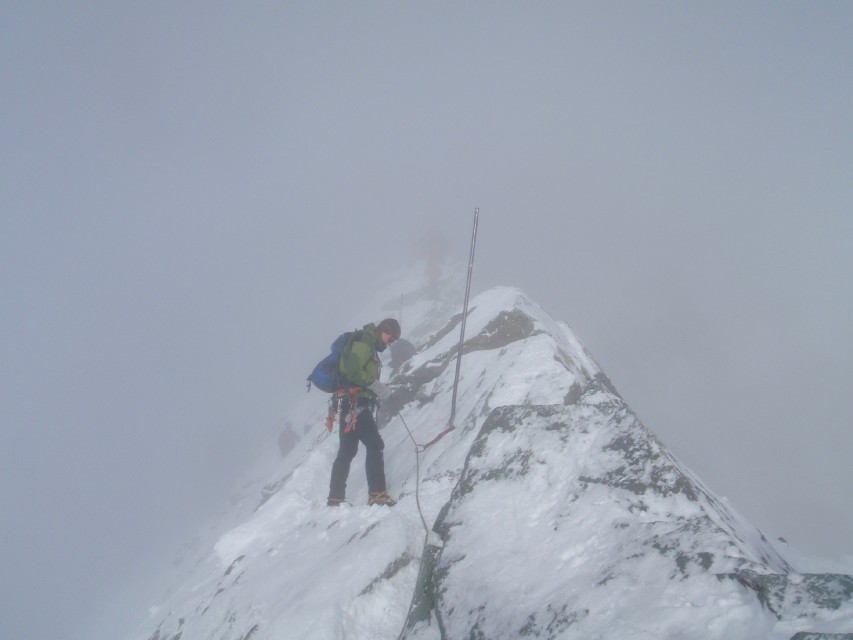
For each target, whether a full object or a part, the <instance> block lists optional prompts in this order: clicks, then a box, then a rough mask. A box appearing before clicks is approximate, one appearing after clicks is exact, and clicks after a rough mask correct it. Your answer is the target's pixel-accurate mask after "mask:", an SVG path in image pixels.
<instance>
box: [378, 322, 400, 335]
mask: <svg viewBox="0 0 853 640" xmlns="http://www.w3.org/2000/svg"><path fill="white" fill-rule="evenodd" d="M376 328H377V329H379V330H380V331H384V332H385V333H387V334H388V335H389V336H394V340H399V339H400V323H399V322H397V321H396V320H394V318H385V319H384V320H383V321H382V322H380V323H379V325H378V326H377V327H376Z"/></svg>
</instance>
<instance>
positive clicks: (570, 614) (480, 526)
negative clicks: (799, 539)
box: [432, 382, 790, 638]
mask: <svg viewBox="0 0 853 640" xmlns="http://www.w3.org/2000/svg"><path fill="white" fill-rule="evenodd" d="M435 527H436V530H437V531H438V532H439V533H440V534H441V538H442V545H441V553H440V556H439V560H438V562H437V563H436V565H435V568H434V571H433V576H434V579H433V585H432V586H433V588H434V593H435V598H434V599H435V613H436V618H437V620H439V621H440V622H441V625H442V627H443V631H444V636H445V637H447V638H469V637H471V638H478V637H483V638H496V637H519V638H521V637H541V638H556V637H575V638H592V637H614V638H622V637H644V638H658V637H662V636H660V635H658V633H657V632H656V631H655V630H656V629H660V628H662V627H661V625H665V626H666V627H667V628H669V629H670V635H668V636H666V637H680V638H752V637H763V636H761V633H760V632H761V631H762V629H766V626H767V621H766V620H765V619H764V618H765V617H766V616H758V617H756V616H755V609H756V608H755V606H754V605H755V602H754V597H753V596H752V595H751V594H750V593H748V592H747V591H745V590H744V589H743V588H742V585H741V584H739V583H738V582H736V581H733V580H730V579H720V577H719V576H720V575H721V574H725V573H736V572H737V571H738V570H740V569H743V568H750V569H754V570H761V571H767V570H773V571H788V570H789V569H790V568H789V567H788V565H787V563H786V562H785V561H784V560H783V559H782V558H781V557H780V556H779V555H778V553H777V552H776V551H775V550H774V549H773V548H772V547H771V546H770V545H769V544H768V543H767V542H766V541H764V540H763V539H761V537H760V535H759V534H758V533H757V532H755V531H749V530H748V529H747V530H746V531H744V530H742V529H741V528H740V527H738V524H737V517H736V516H735V515H734V514H732V513H730V512H729V510H728V509H727V508H726V507H725V505H723V504H721V503H720V502H719V501H717V500H715V499H714V498H713V497H711V496H710V495H709V494H708V492H707V491H706V490H705V489H704V488H702V487H701V485H699V484H698V482H697V481H696V480H695V479H693V478H691V477H690V476H689V475H687V474H686V473H685V472H684V471H683V470H682V469H681V467H680V466H679V465H678V464H677V463H676V462H675V461H674V460H673V459H672V457H671V456H670V455H669V454H668V453H667V452H666V450H665V449H664V448H663V447H662V446H661V445H660V443H659V442H658V441H657V439H656V438H655V437H654V436H653V435H652V434H651V433H650V432H649V431H648V430H647V429H646V428H645V427H644V426H643V425H642V424H641V423H640V421H639V420H638V419H637V418H636V416H634V414H633V413H632V412H631V411H630V409H629V408H628V407H627V406H625V404H624V402H623V401H622V400H621V399H620V398H619V397H618V396H615V395H614V394H613V393H612V392H610V391H609V390H607V389H606V388H604V387H602V385H601V384H599V383H597V382H594V383H592V384H590V385H589V386H588V387H587V389H586V390H585V392H584V393H583V395H582V396H581V397H580V398H579V400H578V401H577V402H575V403H573V404H571V405H567V406H554V405H551V406H513V407H503V408H498V409H495V410H494V411H493V412H492V413H491V415H490V416H489V418H488V420H486V422H485V423H484V424H483V426H482V428H481V429H480V432H479V434H478V436H477V438H476V439H475V440H474V443H473V445H472V446H471V449H470V451H469V454H468V458H467V460H466V462H465V468H464V470H463V472H462V475H461V477H460V479H459V482H458V484H457V485H456V487H455V489H454V490H453V493H452V497H451V499H450V501H449V502H448V503H447V506H446V508H445V509H444V510H443V511H442V514H441V516H440V517H439V518H438V521H437V522H436V525H435ZM671 618H682V619H683V620H682V622H681V623H674V622H673V621H672V619H671ZM605 621H606V626H605ZM605 628H606V629H607V634H604V635H603V633H602V631H603V629H605ZM642 629H645V631H644V632H639V631H638V630H642ZM676 632H677V633H676Z"/></svg>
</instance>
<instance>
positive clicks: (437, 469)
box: [134, 282, 853, 640]
mask: <svg viewBox="0 0 853 640" xmlns="http://www.w3.org/2000/svg"><path fill="white" fill-rule="evenodd" d="M398 284H399V282H398ZM413 292H415V293H413ZM460 294H461V291H460ZM424 296H426V297H424ZM386 298H387V300H389V301H391V302H389V303H388V304H386V305H384V306H383V305H382V304H380V303H376V304H377V306H376V308H381V309H383V313H381V314H374V315H373V316H366V317H360V318H358V319H357V321H356V323H357V322H358V321H361V320H365V321H367V320H371V319H375V318H376V317H378V316H379V315H392V314H390V313H385V311H387V310H390V309H392V308H393V306H394V301H395V300H398V301H399V300H400V299H402V300H405V301H406V307H405V313H406V318H407V319H406V320H404V322H403V326H404V335H405V336H406V337H408V338H409V339H411V340H412V342H413V344H414V345H415V346H416V347H417V351H416V353H415V354H414V355H413V356H412V357H411V358H410V359H409V360H408V361H407V362H405V364H403V365H401V366H399V367H398V368H397V369H396V371H395V373H394V375H393V377H391V378H390V379H389V380H388V383H389V387H390V388H391V390H392V398H391V399H390V400H389V401H387V402H386V403H385V404H384V406H383V408H382V411H381V414H380V425H381V427H382V431H381V434H382V437H383V439H384V440H385V461H386V476H387V479H388V485H389V490H390V491H391V493H392V495H395V496H396V497H398V498H399V503H398V505H397V506H396V507H394V508H393V509H388V508H385V507H367V506H366V505H365V504H364V502H365V499H366V483H365V479H364V473H363V468H362V465H363V458H362V456H363V454H360V455H359V457H357V458H356V460H355V461H354V464H353V466H352V471H351V473H350V479H349V484H348V496H349V499H350V501H351V502H352V505H353V506H343V507H340V508H335V509H332V508H328V507H326V506H325V497H326V494H327V491H328V481H329V471H330V468H331V463H332V459H333V458H334V456H335V453H336V450H337V435H336V434H331V435H330V434H327V433H326V432H325V429H324V428H323V426H322V423H323V418H324V413H325V397H323V396H318V395H317V394H314V395H309V397H308V398H307V399H306V401H305V402H304V403H303V404H301V405H299V406H297V407H294V408H293V415H292V416H291V418H292V420H293V423H294V424H295V425H296V426H297V429H300V428H305V427H307V428H309V429H313V431H309V434H310V435H306V437H304V438H303V439H302V440H301V441H300V443H299V444H298V445H297V446H296V448H295V449H294V450H293V451H292V452H291V453H290V454H289V455H288V456H287V457H286V458H285V459H284V460H283V461H282V460H279V461H278V462H277V463H275V464H274V465H272V466H268V467H264V469H265V471H264V473H265V475H264V476H263V479H262V480H259V481H257V482H256V483H255V484H250V485H245V486H243V487H241V491H240V493H239V495H237V497H236V498H235V504H233V505H232V507H231V508H230V509H229V510H228V511H227V512H226V513H225V514H223V518H222V522H221V523H220V525H219V527H218V528H216V527H215V528H214V529H213V530H212V531H213V533H211V535H210V536H209V537H207V538H205V537H204V536H202V537H201V538H200V540H199V542H198V543H197V544H196V545H195V547H194V548H193V549H192V550H191V552H189V553H188V554H187V558H191V559H192V561H190V560H187V561H186V562H185V563H184V565H183V566H182V567H180V574H179V577H177V578H176V579H175V581H174V582H173V585H172V587H171V588H170V590H169V592H168V593H167V594H166V595H165V596H164V598H163V601H162V602H161V603H159V604H158V606H157V607H156V608H155V610H156V611H157V612H158V617H157V618H156V619H155V620H153V621H152V625H151V628H153V629H155V630H154V631H153V632H152V630H151V629H147V630H146V631H145V632H144V633H143V634H139V635H137V636H134V640H137V639H150V640H166V639H168V640H178V639H180V640H209V638H217V640H249V639H250V638H251V639H252V640H268V639H269V640H273V639H275V640H282V639H290V638H294V639H295V638H311V639H312V640H344V639H346V640H361V639H365V640H368V639H369V640H377V639H382V638H398V637H403V638H408V639H409V640H439V639H441V640H457V639H463V638H464V639H468V638H471V639H501V638H524V637H529V638H566V639H569V638H571V639H574V638H577V639H584V640H586V639H588V638H608V639H609V638H635V639H639V638H648V639H652V638H654V639H660V638H672V639H676V638H679V639H681V638H696V639H699V638H702V639H703V640H704V639H708V638H711V639H713V638H720V639H723V638H725V639H726V640H731V639H735V640H736V639H741V638H742V639H744V640H746V639H749V640H753V639H755V638H771V639H773V640H776V639H782V638H784V639H786V640H787V638H790V637H791V636H793V635H794V634H795V633H797V632H799V631H822V632H830V631H848V630H850V629H853V602H851V600H852V599H853V598H851V593H850V591H851V581H850V578H849V577H847V576H836V575H829V574H827V575H798V574H796V573H794V572H793V570H792V569H791V567H790V566H789V564H788V563H787V562H786V561H785V559H783V557H782V556H781V555H780V554H779V553H778V552H777V551H776V550H775V549H774V547H773V546H772V545H771V544H770V543H769V542H768V541H767V540H765V539H764V538H763V536H762V535H761V534H760V532H758V531H757V530H756V529H755V528H754V527H752V526H751V525H749V523H747V522H744V521H743V519H742V518H740V517H739V516H738V514H737V513H736V512H735V511H734V510H733V509H732V508H731V507H730V506H729V505H728V504H727V503H726V502H725V501H724V500H721V499H719V498H717V497H715V496H714V494H713V493H712V492H711V491H709V490H708V489H706V488H705V487H704V486H702V484H701V483H700V482H699V481H698V480H697V479H696V478H695V477H693V476H692V475H691V474H690V472H689V471H688V470H686V469H685V468H683V466H682V465H680V464H679V463H678V461H677V460H675V459H674V458H673V456H672V455H671V454H670V453H669V452H668V451H667V450H666V448H665V447H664V446H663V444H662V443H660V442H659V441H658V439H657V438H656V437H655V436H654V435H653V434H652V433H651V432H650V431H649V430H648V429H647V428H646V427H645V426H644V425H643V424H642V423H641V422H640V421H639V420H638V419H637V417H636V416H635V415H634V414H633V412H632V411H631V410H630V408H629V407H628V406H627V405H626V404H625V403H624V401H623V400H622V398H621V397H620V396H619V394H618V393H616V391H615V390H614V389H613V386H612V385H611V384H610V382H609V381H608V379H607V378H606V376H605V375H604V373H603V372H602V371H601V370H600V368H599V367H598V366H597V365H596V364H595V362H594V360H593V359H592V357H591V356H590V355H589V353H588V352H587V351H586V349H585V348H584V347H583V345H582V344H581V343H580V342H579V341H578V339H577V338H576V337H575V336H574V334H573V333H572V332H571V331H570V330H569V328H568V326H566V325H565V324H563V323H560V322H555V321H554V320H552V319H551V318H550V317H549V316H548V315H547V314H546V313H545V312H544V311H543V310H542V309H541V308H539V307H538V305H536V304H535V303H533V302H532V301H530V300H529V299H528V298H527V297H526V296H525V295H524V293H523V292H521V291H519V290H518V289H513V288H508V287H499V288H495V289H491V290H489V291H486V292H485V293H483V294H481V295H479V296H476V297H475V298H474V299H473V300H472V301H471V308H470V312H469V314H468V317H467V319H466V339H465V342H464V345H463V347H462V358H463V359H462V366H461V370H460V379H459V386H458V397H457V400H458V402H457V407H456V419H455V421H454V422H455V424H454V425H453V426H454V427H455V428H454V429H453V430H452V431H450V432H449V433H448V434H447V435H446V437H444V438H442V439H441V440H440V441H438V442H436V443H435V444H434V445H432V446H430V447H428V448H426V449H424V448H423V446H416V445H423V444H424V443H427V442H429V441H430V440H432V439H433V438H434V436H435V435H437V434H438V433H439V432H441V431H442V430H444V429H445V428H446V427H447V426H448V421H449V416H450V409H451V398H452V390H453V383H454V377H455V372H456V371H455V370H456V363H457V360H456V358H457V352H458V348H459V345H458V343H459V330H460V323H461V315H459V313H458V309H456V307H455V304H454V303H453V299H454V297H453V296H452V295H450V294H449V293H448V292H447V291H442V290H435V289H434V288H433V289H429V290H427V289H424V288H422V287H421V288H418V287H413V288H410V289H407V290H405V291H404V292H403V294H402V295H401V294H400V292H399V291H394V292H390V293H389V294H388V295H387V296H386ZM406 327H410V328H411V329H410V331H409V332H408V334H407V332H406ZM386 372H387V369H386ZM385 375H387V373H386V374H385ZM383 379H385V377H384V376H383ZM404 427H405V428H404ZM271 446H275V445H274V444H272V445H271ZM250 487H255V489H254V490H252V489H251V488H250Z"/></svg>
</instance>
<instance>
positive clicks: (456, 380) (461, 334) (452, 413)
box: [421, 208, 480, 450]
mask: <svg viewBox="0 0 853 640" xmlns="http://www.w3.org/2000/svg"><path fill="white" fill-rule="evenodd" d="M479 217H480V209H479V208H476V209H474V231H473V232H472V233H471V256H470V257H469V258H468V281H467V282H466V284H465V304H464V306H463V307H462V329H461V330H460V332H459V351H458V353H457V354H456V376H455V377H454V379H453V399H452V400H451V401H450V422H449V423H448V425H447V429H445V430H444V431H442V432H441V433H439V434H438V435H437V436H436V437H435V438H433V439H432V440H430V441H429V442H427V443H426V444H425V445H423V446H422V447H421V449H422V450H423V449H426V448H427V447H430V446H432V445H434V444H435V443H436V442H438V441H439V440H441V439H442V438H443V437H444V436H446V435H447V434H448V433H450V432H451V431H453V430H454V429H455V428H456V426H455V425H454V424H453V420H454V419H455V418H456V392H457V390H458V389H459V369H460V368H461V367H462V344H463V343H464V342H465V321H466V320H467V319H468V297H469V296H470V295H471V271H472V270H473V269H474V247H476V245H477V220H478V218H479Z"/></svg>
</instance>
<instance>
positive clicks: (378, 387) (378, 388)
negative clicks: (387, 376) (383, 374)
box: [367, 380, 391, 400]
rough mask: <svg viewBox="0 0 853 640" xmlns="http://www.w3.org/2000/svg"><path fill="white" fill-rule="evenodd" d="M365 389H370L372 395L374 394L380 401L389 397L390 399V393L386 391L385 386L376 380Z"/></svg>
mask: <svg viewBox="0 0 853 640" xmlns="http://www.w3.org/2000/svg"><path fill="white" fill-rule="evenodd" d="M367 388H368V389H370V390H371V391H372V392H373V393H375V394H376V395H377V397H378V398H379V399H380V400H387V399H388V398H389V397H391V391H390V390H389V389H388V387H387V386H385V385H384V384H382V383H381V382H379V380H377V381H376V382H374V383H373V384H372V385H370V386H369V387H367Z"/></svg>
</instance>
